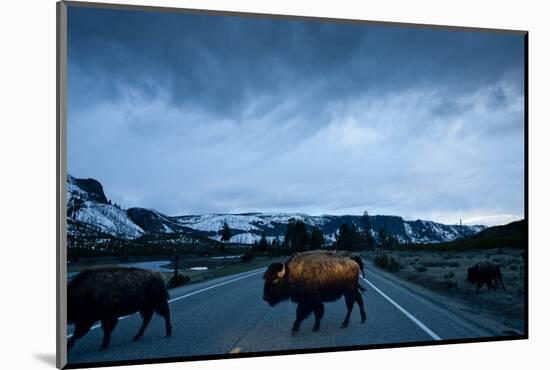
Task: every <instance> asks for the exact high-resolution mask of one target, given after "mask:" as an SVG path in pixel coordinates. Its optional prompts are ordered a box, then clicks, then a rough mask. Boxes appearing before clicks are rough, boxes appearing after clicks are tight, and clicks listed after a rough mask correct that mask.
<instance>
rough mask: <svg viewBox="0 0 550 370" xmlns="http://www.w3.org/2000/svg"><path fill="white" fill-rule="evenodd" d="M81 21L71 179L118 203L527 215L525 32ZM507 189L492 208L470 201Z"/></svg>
mask: <svg viewBox="0 0 550 370" xmlns="http://www.w3.org/2000/svg"><path fill="white" fill-rule="evenodd" d="M68 22H69V23H68V29H69V33H68V43H69V46H68V60H69V170H70V171H73V172H75V173H74V174H75V175H81V176H96V177H99V178H100V180H103V182H104V183H105V184H106V187H107V189H108V191H109V189H113V190H111V191H113V192H114V196H115V197H118V198H120V201H121V202H122V203H123V204H124V203H126V204H127V205H137V204H139V205H142V206H149V207H155V208H159V209H160V210H163V211H165V212H168V213H179V212H188V213H193V212H210V211H219V212H231V211H250V210H258V211H271V210H274V211H277V210H280V211H285V210H286V211H303V212H312V213H323V212H326V213H342V212H360V210H361V209H363V208H367V209H374V211H378V212H388V213H395V214H402V215H405V216H410V217H436V218H438V219H440V220H443V221H449V220H450V219H451V218H453V217H455V215H459V214H464V215H467V216H470V217H471V218H472V219H473V218H476V217H489V216H490V217H493V216H495V215H512V216H510V217H509V218H514V217H522V216H523V204H522V197H523V183H518V181H516V180H513V179H516V177H517V176H522V171H523V166H522V163H523V162H522V161H523V154H522V143H523V137H522V133H523V93H524V92H523V40H522V37H521V36H517V35H511V34H496V33H483V32H463V31H449V30H433V29H420V28H402V27H389V26H381V25H364V24H342V23H331V22H318V21H304V20H288V19H287V20H282V19H277V20H275V19H266V18H263V19H259V18H251V17H245V18H243V17H235V16H216V17H212V16H207V15H196V14H195V15H191V14H181V13H180V14H178V13H156V12H137V11H127V10H124V11H123V10H105V9H102V10H99V9H90V8H72V7H69V12H68ZM480 145H483V147H480ZM451 150H454V152H451ZM434 155H435V158H432V157H431V156H434ZM457 157H461V158H462V160H463V162H464V163H458V164H457V163H456V162H457V161H455V159H456V158H457ZM100 160H102V161H101V162H99V161H100ZM396 164H398V168H392V167H393V166H396ZM448 166H451V167H448ZM510 166H512V167H510ZM448 168H455V170H456V171H458V174H453V176H452V179H451V178H448V179H447V178H442V177H441V174H442V172H445V171H446V170H448ZM465 173H471V175H470V177H468V176H466V177H467V180H464V177H465V175H464V174H465ZM487 173H492V174H495V175H494V176H496V178H495V177H485V178H484V179H481V177H483V176H484V174H487ZM426 176H429V177H427V178H426ZM425 180H426V181H425ZM432 180H433V181H432ZM499 180H500V182H506V183H507V184H508V185H506V186H504V188H502V186H501V188H499V189H498V190H497V189H493V190H491V191H494V193H496V194H500V195H499V196H496V195H495V199H490V201H489V200H487V197H485V200H483V199H481V196H480V195H475V194H474V193H473V192H474V191H475V190H476V189H479V190H480V193H483V192H485V193H486V191H487V190H490V189H491V186H492V185H493V184H494V183H496V182H499ZM511 180H512V181H511ZM457 181H458V183H457ZM424 183H426V184H429V183H432V184H433V183H436V184H439V185H438V187H436V189H433V190H434V193H435V194H434V195H433V196H431V195H429V194H425V193H423V187H422V184H424ZM170 184H173V185H170ZM366 188H368V189H369V191H366V190H365V189H366ZM379 189H391V190H385V191H384V190H379ZM407 189H408V190H407ZM464 192H468V194H467V195H465V193H464ZM478 198H479V199H478ZM489 198H492V197H489ZM491 202H492V203H491ZM371 213H372V212H371ZM467 216H465V217H467Z"/></svg>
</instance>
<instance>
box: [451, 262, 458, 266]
mask: <svg viewBox="0 0 550 370" xmlns="http://www.w3.org/2000/svg"><path fill="white" fill-rule="evenodd" d="M449 267H460V263H458V262H449Z"/></svg>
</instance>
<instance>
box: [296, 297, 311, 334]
mask: <svg viewBox="0 0 550 370" xmlns="http://www.w3.org/2000/svg"><path fill="white" fill-rule="evenodd" d="M310 313H311V307H310V306H309V305H307V304H303V303H298V307H296V321H294V325H293V326H292V334H296V333H298V329H300V324H301V323H302V321H304V319H305V318H306V317H308V316H309V314H310Z"/></svg>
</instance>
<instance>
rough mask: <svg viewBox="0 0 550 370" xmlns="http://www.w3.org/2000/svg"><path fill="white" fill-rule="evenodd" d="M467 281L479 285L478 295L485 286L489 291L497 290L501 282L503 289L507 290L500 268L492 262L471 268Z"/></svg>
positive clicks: (481, 263)
mask: <svg viewBox="0 0 550 370" xmlns="http://www.w3.org/2000/svg"><path fill="white" fill-rule="evenodd" d="M467 279H468V281H469V282H470V283H472V284H477V289H476V293H479V289H480V288H481V287H482V286H483V285H484V284H487V290H491V289H494V290H496V288H497V285H498V282H499V281H500V284H501V286H502V289H503V290H506V288H505V287H504V282H503V281H502V274H501V272H500V267H498V266H497V265H495V264H494V263H491V262H480V263H477V264H476V265H475V266H473V267H470V268H469V269H468V278H467Z"/></svg>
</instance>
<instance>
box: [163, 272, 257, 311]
mask: <svg viewBox="0 0 550 370" xmlns="http://www.w3.org/2000/svg"><path fill="white" fill-rule="evenodd" d="M259 270H260V271H256V272H253V273H251V274H248V275H244V276H239V277H238V278H235V279H231V280H227V281H224V282H223V283H219V284H216V285H212V286H209V287H207V288H203V289H199V290H197V291H195V292H191V293H188V294H185V295H182V296H181V297H177V298H173V299H170V300H169V301H168V303H172V302H176V301H179V300H180V299H184V298H187V297H190V296H192V295H195V294H198V293H202V292H205V291H207V290H210V289H214V288H217V287H219V286H222V285H225V284H229V283H232V282H234V281H237V280H241V279H244V278H247V277H249V276H252V275H258V274H259V273H261V272H264V271H265V268H261V269H259Z"/></svg>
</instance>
